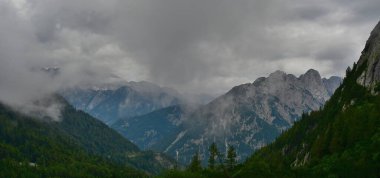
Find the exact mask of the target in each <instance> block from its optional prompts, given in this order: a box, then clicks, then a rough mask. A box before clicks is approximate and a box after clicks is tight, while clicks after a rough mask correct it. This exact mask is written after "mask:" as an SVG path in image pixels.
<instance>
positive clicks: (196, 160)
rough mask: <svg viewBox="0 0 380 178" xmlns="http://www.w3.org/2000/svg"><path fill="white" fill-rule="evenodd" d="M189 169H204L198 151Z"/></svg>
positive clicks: (195, 170) (194, 170)
mask: <svg viewBox="0 0 380 178" xmlns="http://www.w3.org/2000/svg"><path fill="white" fill-rule="evenodd" d="M187 169H188V170H189V171H191V172H199V171H201V170H202V166H201V160H200V159H199V153H198V152H195V154H194V156H193V158H192V159H191V162H190V165H189V167H188V168H187Z"/></svg>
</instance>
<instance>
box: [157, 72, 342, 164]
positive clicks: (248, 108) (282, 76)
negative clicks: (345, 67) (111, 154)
mask: <svg viewBox="0 0 380 178" xmlns="http://www.w3.org/2000/svg"><path fill="white" fill-rule="evenodd" d="M340 83H341V79H340V78H338V77H331V78H329V79H322V78H321V76H320V74H319V72H318V71H316V70H313V69H311V70H309V71H307V72H306V73H305V74H303V75H301V76H300V77H298V78H297V77H296V76H294V75H292V74H286V73H285V72H282V71H276V72H274V73H272V74H270V75H269V76H268V77H267V78H264V77H262V78H258V79H257V80H256V81H255V82H253V83H248V84H243V85H240V86H236V87H234V88H232V89H231V90H230V91H229V92H227V93H226V94H225V95H222V96H220V97H218V98H216V99H215V100H213V101H212V102H210V103H209V104H207V105H205V106H202V107H200V108H199V109H197V110H195V111H194V112H192V113H191V114H189V115H186V116H185V117H186V118H185V119H184V121H183V123H182V124H181V125H180V126H179V127H180V129H179V131H178V132H177V136H176V137H173V138H171V139H172V141H171V142H169V143H168V145H167V146H166V148H164V149H162V150H160V151H165V152H166V153H168V154H169V155H172V156H176V154H177V152H178V153H179V161H180V162H182V163H187V162H188V161H189V160H190V158H191V156H192V154H193V153H195V151H199V152H200V154H201V156H202V157H203V158H206V157H207V156H208V155H207V154H208V153H207V152H208V151H207V150H208V146H209V145H210V144H211V143H212V142H216V143H217V144H218V146H219V147H220V148H221V149H222V150H224V149H225V148H226V145H229V144H231V145H234V146H235V147H236V148H237V152H238V155H239V157H240V160H243V159H244V158H246V157H247V156H248V155H250V154H251V153H252V152H253V151H254V150H256V149H258V148H261V147H262V146H264V145H266V144H268V143H270V142H272V141H273V140H274V139H275V138H276V137H277V136H278V135H279V134H280V133H281V132H282V131H283V130H285V129H287V128H289V127H290V126H291V125H292V124H293V122H294V121H296V120H297V119H299V117H300V116H301V115H302V113H307V112H310V111H312V110H316V109H319V108H320V107H321V106H322V105H323V104H324V103H325V102H326V101H327V100H328V99H329V97H330V96H331V93H332V91H334V90H335V89H336V88H337V87H338V86H339V85H340ZM203 161H206V160H205V159H203Z"/></svg>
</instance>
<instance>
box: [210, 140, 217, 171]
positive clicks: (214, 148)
mask: <svg viewBox="0 0 380 178" xmlns="http://www.w3.org/2000/svg"><path fill="white" fill-rule="evenodd" d="M209 151H210V157H209V159H208V167H209V168H210V169H215V161H216V158H217V156H218V154H219V153H218V148H217V146H216V144H215V143H212V144H211V146H210V148H209Z"/></svg>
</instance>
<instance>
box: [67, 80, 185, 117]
mask: <svg viewBox="0 0 380 178" xmlns="http://www.w3.org/2000/svg"><path fill="white" fill-rule="evenodd" d="M61 95H62V96H63V97H64V98H65V99H66V100H67V101H68V102H69V103H70V104H71V105H73V106H74V107H75V108H76V109H79V110H82V111H84V112H86V113H88V114H90V115H91V116H93V117H95V118H98V119H99V120H101V121H102V122H104V123H105V124H107V125H112V124H113V123H114V122H116V121H117V120H118V119H120V118H125V117H133V116H138V115H143V114H146V113H149V112H152V111H154V110H157V109H161V108H164V107H168V106H173V105H178V104H181V103H182V102H183V101H184V99H183V98H182V97H181V95H180V94H179V93H178V92H177V91H176V90H174V89H171V88H165V87H160V86H158V85H155V84H152V83H149V82H121V83H116V84H107V85H105V84H104V85H100V86H92V87H85V88H79V87H78V88H71V89H66V90H64V91H62V92H61Z"/></svg>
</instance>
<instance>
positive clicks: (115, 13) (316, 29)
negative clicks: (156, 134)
mask: <svg viewBox="0 0 380 178" xmlns="http://www.w3.org/2000/svg"><path fill="white" fill-rule="evenodd" d="M379 20H380V1H379V0H360V1H358V0H0V26H1V28H0V74H1V76H0V86H1V87H0V94H1V95H2V96H0V99H2V100H11V101H13V100H14V97H20V98H23V97H26V96H23V95H20V93H27V95H28V96H29V97H35V96H34V95H36V96H38V95H41V96H42V95H43V94H44V93H45V92H46V91H47V92H52V91H54V90H56V89H57V88H62V87H67V86H73V85H78V84H83V83H93V82H95V83H96V82H98V81H104V80H107V77H108V76H110V74H115V75H117V76H120V77H121V78H123V79H125V80H128V81H140V80H146V81H151V82H153V83H157V84H159V85H161V86H168V87H173V88H175V89H177V90H179V91H181V92H190V93H211V94H220V93H223V92H226V91H227V90H228V89H230V88H231V87H233V86H235V85H238V84H242V83H247V82H253V81H254V80H255V79H256V78H258V77H261V76H267V75H268V74H269V73H271V72H273V71H275V70H283V71H285V72H287V73H292V74H296V75H299V74H301V73H304V72H305V71H306V70H308V69H309V68H314V69H316V70H318V71H320V73H321V74H322V76H325V77H329V76H331V75H340V76H342V75H343V74H344V71H345V69H346V68H347V66H348V65H352V63H353V62H354V61H357V60H358V57H359V55H360V52H361V50H362V49H363V47H364V44H365V41H366V39H367V38H368V36H369V33H370V31H371V30H372V28H373V27H374V26H375V24H376V23H377V22H378V21H379ZM47 66H57V67H60V68H61V73H60V76H59V77H55V78H54V79H52V78H51V77H46V76H44V75H43V74H41V73H40V72H39V71H38V70H36V69H38V68H41V67H47ZM36 71H37V72H36ZM41 87H43V88H44V89H41ZM15 88H18V89H16V90H15ZM25 89H27V90H29V91H30V92H25ZM31 93H32V94H33V95H32V96H30V95H31Z"/></svg>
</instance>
